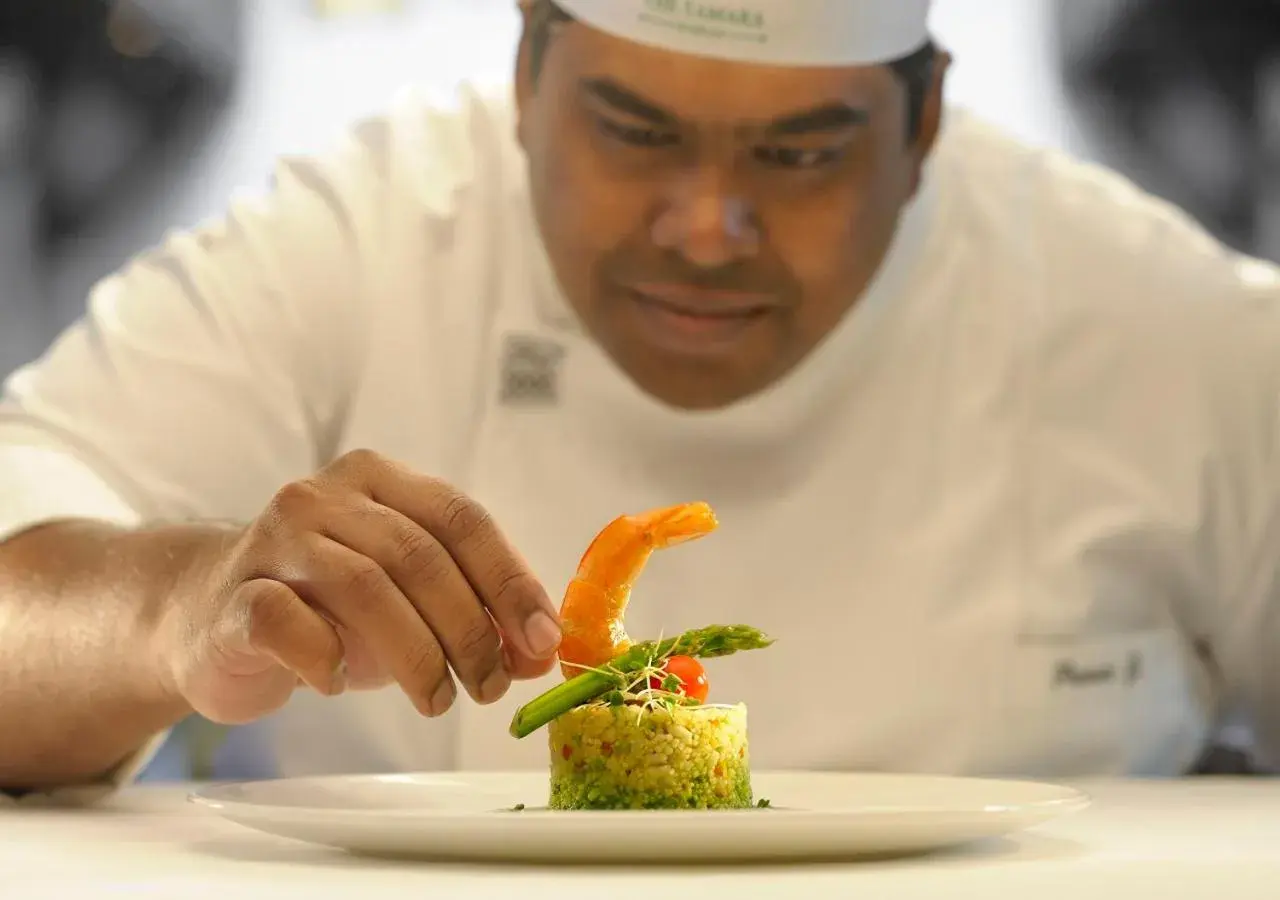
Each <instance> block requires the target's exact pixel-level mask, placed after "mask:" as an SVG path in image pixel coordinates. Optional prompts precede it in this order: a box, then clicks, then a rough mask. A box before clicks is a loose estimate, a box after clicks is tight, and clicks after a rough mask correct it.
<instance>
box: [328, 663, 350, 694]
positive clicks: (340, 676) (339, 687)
mask: <svg viewBox="0 0 1280 900" xmlns="http://www.w3.org/2000/svg"><path fill="white" fill-rule="evenodd" d="M329 690H331V691H333V694H334V696H335V697H336V696H338V695H339V694H342V693H344V692H345V691H346V690H347V660H346V658H345V657H343V658H342V659H340V660H338V664H337V665H336V666H334V668H333V678H332V679H330V681H329Z"/></svg>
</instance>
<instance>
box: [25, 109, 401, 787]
mask: <svg viewBox="0 0 1280 900" xmlns="http://www.w3.org/2000/svg"><path fill="white" fill-rule="evenodd" d="M386 131H387V129H386V127H385V126H384V125H382V124H381V123H378V122H373V123H371V124H367V125H365V126H362V127H361V128H359V129H356V130H354V131H353V132H352V133H351V135H350V137H349V138H348V139H347V141H346V142H345V143H344V144H343V145H342V146H341V147H340V148H338V149H337V150H336V151H334V152H331V153H329V154H328V155H325V156H321V157H317V158H314V159H292V160H285V161H283V162H281V163H280V165H279V166H278V168H277V170H276V173H275V179H274V183H273V185H272V188H271V190H270V191H268V192H267V193H266V194H265V195H264V196H262V197H260V198H255V199H246V200H241V201H239V202H237V203H235V204H234V205H233V206H232V207H231V209H230V211H229V212H228V213H227V215H226V216H225V217H224V218H222V219H221V220H218V221H215V222H213V223H212V224H209V225H206V226H204V227H202V228H200V229H197V230H194V231H191V232H187V233H177V234H173V235H171V236H169V237H168V238H167V239H166V240H165V241H164V242H163V244H162V246H160V247H159V248H157V249H155V250H153V251H151V252H149V253H146V254H144V255H142V256H140V257H138V258H137V259H135V260H134V261H132V262H131V263H130V264H129V265H128V266H127V267H125V268H124V269H123V270H121V271H119V272H117V273H115V274H113V275H111V276H110V277H108V278H106V279H105V280H103V281H102V282H100V283H99V284H98V285H97V286H96V287H95V288H94V290H93V291H92V293H91V296H90V299H89V304H88V309H87V311H86V314H85V315H84V316H83V317H82V318H81V319H80V320H79V321H78V322H77V323H76V324H74V325H73V326H72V327H71V328H69V329H68V330H67V331H66V332H65V333H63V334H62V335H61V336H60V337H59V338H58V339H57V340H56V342H55V343H54V344H53V346H52V347H51V348H50V349H49V350H48V352H47V353H45V354H44V355H43V357H42V358H40V359H38V360H37V361H36V362H34V363H32V364H31V365H29V366H27V367H25V368H23V369H20V370H19V371H17V372H16V373H15V374H14V375H12V377H10V379H9V380H8V381H7V384H6V386H5V391H4V394H3V398H2V399H0V541H3V540H5V539H7V538H10V537H12V536H14V535H16V534H18V533H20V532H22V531H24V530H27V529H29V528H31V527H33V526H35V525H38V524H41V523H45V522H50V521H53V520H58V519H66V518H94V519H99V520H104V521H110V522H115V523H120V524H125V525H135V524H139V523H143V522H146V521H149V520H194V519H237V520H243V519H246V518H250V517H252V516H254V515H256V513H257V512H258V511H259V510H260V509H261V508H262V506H263V504H264V503H265V502H266V500H267V499H268V498H269V497H270V496H271V495H272V494H273V493H274V492H275V490H277V489H278V488H279V487H280V486H281V485H282V484H284V483H286V482H288V481H290V480H293V479H295V478H297V477H301V476H303V475H305V474H307V473H309V472H311V471H314V469H315V468H316V467H317V466H318V465H320V464H323V462H324V461H326V459H327V457H328V456H329V455H330V454H331V452H332V450H331V448H332V447H333V446H335V444H336V442H337V440H338V433H339V431H340V429H341V427H342V424H343V411H344V405H345V403H346V400H347V396H348V394H349V393H350V392H351V390H352V385H353V382H354V377H355V372H356V371H357V369H358V367H359V365H360V357H361V353H362V352H363V351H362V347H363V337H362V330H363V325H364V322H363V321H362V308H363V306H362V291H363V288H364V282H365V277H366V273H367V272H368V271H370V270H371V267H372V266H374V265H376V264H375V262H374V260H373V258H372V252H373V251H372V248H375V247H377V246H379V235H378V229H379V228H380V227H381V224H380V223H381V221H382V219H383V218H384V217H383V216H381V215H380V208H381V207H380V204H381V198H382V196H383V194H384V190H385V185H384V184H383V181H384V176H383V174H382V173H384V172H385V171H386V166H385V165H384V155H385V153H386V152H387V146H386V144H387V140H388V136H387V133H386ZM163 737H164V736H163V735H159V736H157V738H156V739H155V740H154V741H152V742H151V743H150V744H149V745H148V746H147V747H145V748H142V750H141V751H140V752H139V754H138V755H137V756H136V757H135V758H134V759H131V760H129V761H128V762H127V763H126V764H125V765H124V766H123V767H122V768H121V769H120V770H119V771H118V772H117V773H116V774H115V776H114V777H113V779H111V785H107V786H106V787H107V788H108V789H109V788H110V787H111V786H112V785H116V784H120V783H122V782H124V781H128V780H130V779H131V778H132V777H133V776H134V775H135V774H136V773H137V772H138V771H139V770H140V769H141V768H142V767H143V766H145V765H146V763H147V762H148V760H149V759H150V758H151V755H152V754H153V753H154V752H155V751H156V750H157V749H158V748H159V746H160V744H161V743H162V741H163Z"/></svg>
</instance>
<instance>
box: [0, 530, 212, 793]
mask: <svg viewBox="0 0 1280 900" xmlns="http://www.w3.org/2000/svg"><path fill="white" fill-rule="evenodd" d="M227 535H228V533H227V532H226V531H224V530H221V529H217V528H204V527H175V528H163V529H151V530H146V531H123V530H119V529H115V528H111V527H108V526H105V525H100V524H96V523H82V522H69V523H57V524H52V525H46V526H42V527H39V528H36V529H33V530H31V531H29V532H26V533H24V534H20V535H18V536H16V537H14V538H12V539H10V540H9V541H7V542H5V543H3V544H0V789H8V790H21V789H37V790H38V789H44V788H49V787H57V786H65V785H71V784H77V783H85V782H90V781H93V780H95V779H97V778H100V777H101V776H102V775H104V774H106V773H107V772H109V771H111V770H112V769H114V768H115V767H116V766H117V765H119V764H120V763H121V762H122V761H124V760H125V759H127V758H128V757H129V756H130V755H131V754H132V753H134V752H136V751H137V750H138V749H139V748H141V747H142V746H143V745H144V744H145V743H146V742H147V741H148V740H149V739H150V738H151V737H153V736H154V735H155V734H157V733H158V732H160V731H163V730H164V729H166V728H168V727H170V726H172V725H173V724H175V723H177V722H178V721H179V720H181V719H182V718H184V717H185V716H186V715H188V714H189V712H190V709H189V707H188V706H187V705H186V703H185V702H184V701H183V700H182V698H181V697H180V696H179V695H178V693H177V691H176V690H175V689H174V688H173V685H172V679H171V678H170V677H169V673H168V672H166V671H165V670H164V664H163V663H162V661H161V655H160V653H159V652H158V651H157V646H156V645H157V633H158V626H159V624H160V622H161V619H162V615H163V612H164V610H165V607H166V605H167V604H170V603H174V602H180V600H181V596H182V595H183V592H189V591H190V590H191V589H192V584H193V582H194V578H195V577H196V573H198V572H199V571H201V569H202V567H204V566H206V565H207V564H208V563H210V562H211V561H212V559H214V558H216V555H217V551H218V550H219V549H220V548H221V546H222V545H223V543H224V541H225V540H227Z"/></svg>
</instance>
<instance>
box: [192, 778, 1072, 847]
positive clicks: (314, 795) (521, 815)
mask: <svg viewBox="0 0 1280 900" xmlns="http://www.w3.org/2000/svg"><path fill="white" fill-rule="evenodd" d="M752 781H753V786H754V790H755V795H756V797H757V798H767V799H768V800H769V802H770V805H769V806H768V807H766V808H755V809H749V810H733V811H728V810H725V811H699V810H689V811H647V810H640V811H617V812H613V811H600V812H558V811H550V810H546V809H545V808H542V807H543V806H544V804H545V803H546V802H547V790H548V787H547V775H546V774H545V773H522V774H510V773H440V774H419V775H381V776H349V777H347V776H330V777H319V778H293V779H282V780H276V781H259V782H246V783H242V784H228V785H219V786H213V787H208V788H205V789H204V790H201V791H198V792H196V793H195V794H193V795H192V797H191V799H192V800H193V801H194V802H196V803H198V804H200V805H202V806H205V807H207V808H209V809H211V810H213V811H215V812H217V813H218V814H219V815H221V816H223V817H225V818H227V819H230V820H231V821H233V822H237V823H239V824H241V825H245V826H248V827H249V828H253V829H257V830H259V831H264V832H267V833H270V834H275V835H280V836H283V837H287V838H294V839H297V840H301V841H306V842H309V843H313V844H321V845H324V846H327V847H332V848H336V849H340V850H346V851H349V852H352V853H357V854H361V855H374V856H393V857H409V858H418V859H454V860H489V861H506V862H557V863H563V862H578V863H600V862H613V863H616V862H623V863H642V862H669V863H670V862H679V863H689V862H703V863H707V862H733V861H744V860H757V861H759V860H774V861H779V860H803V859H807V860H817V859H833V858H839V859H856V858H859V857H869V856H879V857H882V856H895V855H904V854H917V853H922V852H930V851H935V850H943V849H948V848H952V847H955V846H958V845H962V844H968V843H970V842H973V841H978V840H982V839H985V838H993V837H1000V836H1004V835H1008V834H1011V833H1013V832H1016V831H1020V830H1023V829H1026V828H1030V827H1032V826H1035V825H1039V824H1041V823H1043V822H1046V821H1048V820H1050V819H1053V818H1056V817H1058V816H1061V815H1064V814H1066V813H1071V812H1075V811H1077V810H1080V809H1083V808H1084V807H1085V806H1087V805H1088V803H1089V799H1088V797H1087V796H1086V795H1084V794H1082V793H1080V792H1079V791H1076V790H1072V789H1070V788H1066V787H1060V786H1058V785H1051V784H1038V783H1033V782H1019V781H995V780H985V779H965V778H942V777H929V776H908V775H860V774H841V773H813V774H805V773H758V774H755V775H754V776H753V778H752ZM521 804H523V805H524V808H523V809H517V808H516V807H517V806H518V805H521Z"/></svg>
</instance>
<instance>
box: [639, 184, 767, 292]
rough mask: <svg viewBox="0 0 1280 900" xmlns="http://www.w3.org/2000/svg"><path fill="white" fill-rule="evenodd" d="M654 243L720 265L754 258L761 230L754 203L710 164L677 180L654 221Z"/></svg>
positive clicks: (695, 261)
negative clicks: (745, 258)
mask: <svg viewBox="0 0 1280 900" xmlns="http://www.w3.org/2000/svg"><path fill="white" fill-rule="evenodd" d="M653 242H654V244H655V245H657V246H658V247H659V248H661V249H663V250H670V251H674V252H676V253H679V254H680V255H681V256H683V257H684V258H685V259H687V260H688V261H689V262H690V263H692V264H694V265H696V266H700V267H703V268H708V269H714V268H719V267H721V266H725V265H729V264H731V263H733V262H736V261H738V260H740V259H742V258H744V257H750V256H754V255H755V254H756V253H757V252H758V250H759V245H760V231H759V226H758V224H757V222H756V216H755V212H754V210H753V209H752V205H751V203H750V201H749V200H748V199H747V198H746V197H744V196H742V193H741V191H738V190H736V189H735V188H734V186H733V185H732V184H731V182H730V179H729V178H728V177H727V176H726V175H725V174H723V173H722V172H720V171H718V170H716V169H715V168H713V167H710V166H708V167H705V168H702V169H699V170H697V171H693V172H687V173H684V174H683V175H682V176H681V177H679V178H677V179H675V180H674V181H673V184H672V186H671V188H670V190H669V191H668V192H667V195H666V196H665V197H664V198H663V205H662V208H661V209H660V210H659V211H658V215H657V216H656V217H655V218H654V221H653Z"/></svg>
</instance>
